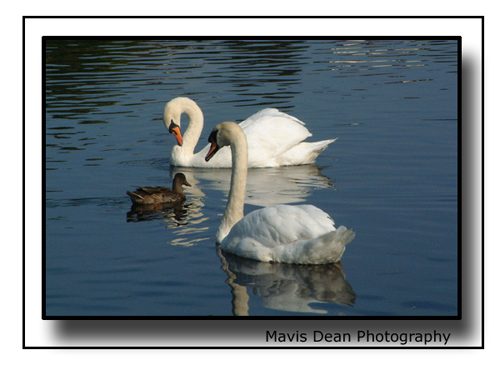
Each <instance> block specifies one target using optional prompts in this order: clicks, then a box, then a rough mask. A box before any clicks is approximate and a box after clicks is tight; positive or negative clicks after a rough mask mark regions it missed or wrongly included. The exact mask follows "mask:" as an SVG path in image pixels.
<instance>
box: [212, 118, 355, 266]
mask: <svg viewBox="0 0 500 370" xmlns="http://www.w3.org/2000/svg"><path fill="white" fill-rule="evenodd" d="M213 134H215V135H216V136H215V137H216V142H217V146H221V147H222V146H224V145H230V147H231V154H232V156H233V160H234V163H233V166H232V176H231V188H230V192H229V200H228V205H227V206H226V210H225V212H224V215H223V217H222V221H221V224H220V226H219V230H218V231H217V235H216V241H217V243H220V245H221V249H222V250H224V251H227V252H229V253H233V254H236V255H239V256H241V257H245V258H250V259H254V260H258V261H265V262H283V263H298V264H324V263H332V262H338V261H340V259H341V257H342V255H343V253H344V250H345V245H346V244H347V243H349V242H350V241H351V240H353V239H354V236H355V234H354V232H353V231H352V230H347V228H346V227H345V226H340V227H339V228H338V229H336V228H335V226H334V221H333V220H332V218H331V217H330V216H329V215H328V214H327V213H325V212H323V211H322V210H321V209H319V208H317V207H315V206H312V205H299V206H296V205H294V206H291V205H278V206H272V207H265V208H261V209H258V210H256V211H253V212H251V213H249V214H247V215H246V216H243V202H244V194H245V183H246V175H247V172H246V161H247V149H246V140H245V135H244V133H243V131H242V130H241V128H239V126H238V125H237V124H235V123H233V122H224V123H222V124H220V125H217V126H216V128H215V129H214V131H213ZM211 136H212V135H211ZM219 152H220V150H219ZM219 152H217V154H216V155H215V156H214V157H213V158H215V157H217V155H218V154H219Z"/></svg>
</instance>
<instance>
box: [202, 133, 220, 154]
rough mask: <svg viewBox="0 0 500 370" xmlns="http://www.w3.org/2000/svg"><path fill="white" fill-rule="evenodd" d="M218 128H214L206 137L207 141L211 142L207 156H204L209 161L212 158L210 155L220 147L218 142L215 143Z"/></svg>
mask: <svg viewBox="0 0 500 370" xmlns="http://www.w3.org/2000/svg"><path fill="white" fill-rule="evenodd" d="M218 132H219V130H216V129H214V130H213V131H212V132H211V133H210V136H209V137H208V142H209V143H210V144H211V145H210V150H209V151H208V153H207V156H206V157H205V161H207V162H208V161H209V160H210V159H212V157H213V156H214V155H215V153H217V151H218V150H219V149H220V146H219V144H217V134H218Z"/></svg>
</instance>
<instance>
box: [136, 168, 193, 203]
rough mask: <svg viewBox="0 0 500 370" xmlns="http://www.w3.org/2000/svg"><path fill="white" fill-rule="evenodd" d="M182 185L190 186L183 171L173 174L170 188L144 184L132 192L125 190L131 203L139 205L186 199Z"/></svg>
mask: <svg viewBox="0 0 500 370" xmlns="http://www.w3.org/2000/svg"><path fill="white" fill-rule="evenodd" d="M182 185H186V186H191V184H189V183H188V182H187V180H186V176H184V174H183V173H178V174H176V175H175V176H174V181H173V183H172V189H169V188H164V187H162V186H145V187H140V188H137V190H136V191H134V192H132V191H127V194H128V195H129V196H130V199H131V200H132V203H134V204H139V205H145V204H156V205H158V204H161V203H175V202H181V201H185V200H186V194H184V191H183V190H182Z"/></svg>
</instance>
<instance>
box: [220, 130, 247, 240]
mask: <svg viewBox="0 0 500 370" xmlns="http://www.w3.org/2000/svg"><path fill="white" fill-rule="evenodd" d="M236 134H237V135H234V137H233V140H232V142H231V155H232V161H233V164H232V171H231V187H230V188H229V199H228V202H227V206H226V211H225V212H224V215H223V216H222V221H221V224H220V226H219V232H218V235H217V236H218V237H217V239H219V238H220V239H221V240H220V241H222V239H224V237H225V236H226V235H227V234H228V233H229V231H230V230H231V228H232V227H233V226H234V224H235V223H237V222H238V221H239V220H241V219H242V218H243V215H244V213H243V208H244V204H245V191H246V182H247V163H248V149H247V138H246V136H245V134H244V133H243V131H240V132H236ZM220 241H219V242H220Z"/></svg>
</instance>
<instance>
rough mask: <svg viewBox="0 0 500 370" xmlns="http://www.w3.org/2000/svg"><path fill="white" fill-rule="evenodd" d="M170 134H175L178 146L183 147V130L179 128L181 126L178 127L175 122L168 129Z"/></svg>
mask: <svg viewBox="0 0 500 370" xmlns="http://www.w3.org/2000/svg"><path fill="white" fill-rule="evenodd" d="M168 132H170V133H171V134H174V136H175V138H176V139H177V144H179V146H182V134H181V128H180V127H179V125H176V124H175V123H174V121H173V120H172V122H171V123H170V126H169V127H168Z"/></svg>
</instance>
